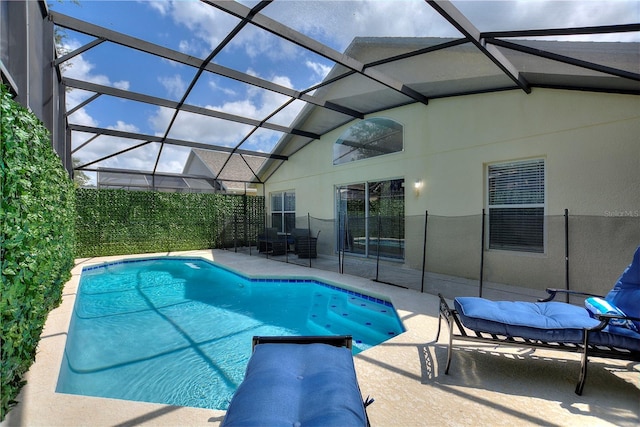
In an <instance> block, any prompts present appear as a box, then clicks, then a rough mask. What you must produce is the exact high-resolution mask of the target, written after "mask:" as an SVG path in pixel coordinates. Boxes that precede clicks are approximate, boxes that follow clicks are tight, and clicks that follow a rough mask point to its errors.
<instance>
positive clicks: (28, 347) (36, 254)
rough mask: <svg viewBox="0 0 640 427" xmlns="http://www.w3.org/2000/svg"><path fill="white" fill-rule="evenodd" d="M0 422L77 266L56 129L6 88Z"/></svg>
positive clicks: (70, 196)
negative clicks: (53, 136)
mask: <svg viewBox="0 0 640 427" xmlns="http://www.w3.org/2000/svg"><path fill="white" fill-rule="evenodd" d="M1 92H2V98H1V106H0V122H1V128H2V134H1V135H2V139H1V141H0V145H1V154H2V156H1V159H0V174H1V177H0V182H1V185H2V209H0V227H1V229H2V234H1V235H0V239H1V240H0V248H1V249H0V251H1V253H0V255H1V259H2V267H1V270H2V295H1V297H0V312H1V314H2V322H1V324H2V336H1V337H0V347H1V348H2V350H1V353H2V366H1V368H0V377H1V383H0V390H1V395H2V405H1V407H0V420H3V419H4V418H5V415H6V414H7V412H8V410H9V408H10V407H11V406H12V405H13V404H14V403H15V401H14V400H15V398H16V396H17V395H18V392H19V391H20V389H21V388H22V386H23V385H24V380H23V376H24V374H25V372H26V371H27V370H28V369H29V367H30V366H31V364H32V363H33V361H34V360H35V355H36V347H37V344H38V341H39V339H40V334H41V332H42V327H43V326H44V322H45V320H46V318H47V314H48V313H49V311H51V310H52V309H53V308H55V307H56V306H58V305H59V304H60V301H61V295H62V288H63V286H64V284H65V282H67V281H68V280H69V278H70V277H71V274H70V271H71V268H72V267H73V262H74V254H73V250H74V231H75V227H74V219H75V215H74V214H75V207H74V198H75V194H74V190H73V182H72V181H71V179H69V176H68V174H67V172H66V171H65V170H64V168H63V167H62V163H61V162H60V159H59V158H58V156H57V155H56V154H55V153H54V152H53V149H52V148H51V142H50V139H49V132H48V131H47V129H46V128H45V127H44V125H43V124H42V123H41V122H40V121H39V120H38V119H37V118H36V117H35V116H34V115H33V114H32V113H30V112H29V111H27V110H26V109H24V108H23V107H21V106H20V105H19V104H17V103H16V102H15V101H13V100H12V99H11V96H10V94H9V93H8V91H7V90H6V88H5V87H4V86H2V91H1Z"/></svg>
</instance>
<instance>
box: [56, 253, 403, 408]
mask: <svg viewBox="0 0 640 427" xmlns="http://www.w3.org/2000/svg"><path fill="white" fill-rule="evenodd" d="M403 331H404V329H403V327H402V323H401V322H400V320H399V319H398V316H397V314H396V312H395V310H394V308H393V306H392V304H391V303H390V302H388V301H385V300H384V299H381V298H378V297H375V296H369V295H365V294H362V293H360V292H357V291H354V290H350V289H346V288H342V287H338V286H334V285H331V284H327V283H323V282H319V281H316V280H309V279H272V278H268V279H267V278H265V279H257V278H247V277H244V276H241V275H239V274H238V273H236V272H233V271H230V270H227V269H224V268H222V267H219V266H217V265H215V264H213V263H211V262H209V261H206V260H204V259H201V258H176V257H168V258H167V257H164V258H154V259H137V260H127V261H121V262H118V263H109V264H101V265H97V266H94V267H88V268H87V267H85V268H84V269H83V271H82V276H81V279H80V285H79V287H78V294H77V297H76V302H75V306H74V313H73V316H72V319H71V323H70V326H69V333H68V337H67V343H66V347H65V353H64V358H63V361H62V366H61V369H60V375H59V378H58V384H57V388H56V391H57V392H60V393H70V394H82V395H88V396H99V397H110V398H117V399H127V400H137V401H146V402H156V403H165V404H170V405H178V406H192V407H202V408H211V409H226V407H227V405H228V402H229V401H230V399H231V397H232V396H233V393H234V392H235V390H236V388H237V386H238V385H239V384H240V382H241V381H242V378H243V376H244V370H245V368H246V364H247V362H248V360H249V357H250V354H251V337H253V336H254V335H328V334H334V335H341V334H348V335H352V336H353V342H354V353H358V352H361V351H363V350H366V349H367V348H370V347H372V346H374V345H376V344H379V343H381V342H383V341H385V340H387V339H389V338H391V337H393V336H396V335H398V334H400V333H402V332H403Z"/></svg>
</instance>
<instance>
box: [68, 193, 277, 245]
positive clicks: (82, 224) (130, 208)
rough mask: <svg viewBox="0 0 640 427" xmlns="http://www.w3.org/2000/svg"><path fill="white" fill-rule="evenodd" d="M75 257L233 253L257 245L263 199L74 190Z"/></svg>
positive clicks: (240, 196) (216, 195)
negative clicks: (196, 251) (239, 247)
mask: <svg viewBox="0 0 640 427" xmlns="http://www.w3.org/2000/svg"><path fill="white" fill-rule="evenodd" d="M76 209H77V218H76V257H92V256H105V255H122V254H135V253H150V252H169V251H181V250H192V249H208V248H223V247H233V245H234V242H235V241H243V242H244V241H249V240H252V239H255V236H256V235H257V233H258V230H259V229H262V228H263V222H264V198H263V197H251V196H244V195H225V194H206V193H163V192H148V191H128V190H93V189H77V190H76Z"/></svg>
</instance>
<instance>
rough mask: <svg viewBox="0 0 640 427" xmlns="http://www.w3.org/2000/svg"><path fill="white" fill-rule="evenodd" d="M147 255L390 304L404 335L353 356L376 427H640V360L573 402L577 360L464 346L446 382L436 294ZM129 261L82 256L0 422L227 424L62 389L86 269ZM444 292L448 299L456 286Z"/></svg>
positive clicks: (244, 260)
mask: <svg viewBox="0 0 640 427" xmlns="http://www.w3.org/2000/svg"><path fill="white" fill-rule="evenodd" d="M152 255H158V256H164V255H188V256H201V257H203V258H206V259H210V260H214V261H216V262H218V263H220V264H222V265H225V266H227V267H229V268H232V269H235V270H237V271H240V272H242V273H244V274H247V275H254V276H258V275H274V276H287V275H292V276H305V277H314V278H318V279H321V280H325V281H330V282H335V283H342V284H344V285H347V286H351V287H355V288H358V289H362V290H364V291H366V292H369V293H375V294H381V295H385V296H387V297H388V298H389V299H391V301H392V302H393V304H394V306H395V308H396V310H397V312H398V314H399V316H400V318H401V319H402V321H403V323H404V326H405V328H406V329H407V330H406V332H404V333H403V334H400V335H399V336H397V337H394V338H392V339H390V340H388V341H386V342H385V343H383V344H381V345H378V346H376V347H374V348H372V349H369V350H366V351H364V352H362V353H360V354H358V355H357V356H355V358H354V360H355V366H356V373H357V376H358V382H359V385H360V389H361V391H362V395H363V397H367V396H370V397H372V398H374V399H375V402H374V403H373V404H372V405H371V406H369V407H368V409H367V412H368V415H369V418H370V421H371V425H372V426H430V425H438V426H466V425H474V426H476V425H492V426H501V425H509V426H511V425H516V424H517V425H519V426H526V425H532V426H533V425H549V426H572V425H597V426H608V425H611V426H637V425H639V424H640V414H639V413H640V364H637V363H636V364H634V363H630V362H625V361H614V360H609V359H597V358H594V359H591V360H590V362H589V363H590V364H589V374H588V377H587V381H586V386H585V390H584V393H583V395H582V396H578V395H576V394H575V393H574V391H573V390H574V387H575V383H576V381H577V377H578V371H579V368H580V360H579V355H577V354H570V353H565V352H554V351H541V350H536V351H533V350H531V349H522V348H501V347H496V346H492V345H486V344H474V345H468V346H467V345H461V344H458V345H456V346H455V347H454V354H453V359H452V364H451V369H450V371H449V375H445V374H444V365H445V363H446V357H447V347H446V342H447V337H448V331H447V330H446V326H443V328H444V329H443V332H442V333H441V335H440V339H439V341H437V342H436V341H434V339H435V337H436V332H437V328H438V299H437V297H436V296H434V295H432V294H429V293H420V292H418V291H415V290H408V289H402V288H398V287H394V286H389V285H385V284H382V283H377V282H374V281H372V280H368V279H365V278H361V277H355V276H349V275H341V274H338V273H337V272H331V271H324V270H318V269H309V268H305V267H301V266H297V265H293V264H286V263H281V262H276V261H271V260H267V259H264V258H261V257H256V256H247V255H244V254H237V253H233V252H229V251H222V250H205V251H188V252H179V253H171V254H166V253H164V254H145V255H137V256H135V255H134V256H130V257H145V256H152ZM122 258H126V257H122V256H119V257H101V258H91V259H79V260H77V262H76V266H75V268H74V269H73V271H72V274H73V276H72V279H71V280H70V281H69V282H68V283H67V284H66V286H65V289H64V292H63V302H62V304H61V305H60V307H58V308H57V309H55V310H54V311H52V312H51V313H50V314H49V317H48V319H47V323H46V325H45V328H44V331H43V333H42V339H41V341H40V345H39V348H38V353H37V357H36V361H35V363H34V364H33V366H32V367H31V369H30V371H29V372H28V374H27V377H26V380H27V385H26V386H25V387H24V388H23V389H22V392H21V393H20V395H19V396H18V399H17V400H18V402H19V403H18V405H17V406H15V407H14V408H13V409H12V410H11V411H10V412H9V414H8V415H7V417H6V419H5V420H4V421H3V422H2V423H0V426H85V425H86V426H89V425H91V426H134V425H148V426H210V427H215V426H218V425H219V424H220V422H221V421H222V419H223V418H224V411H219V410H209V409H199V408H188V407H175V406H167V405H161V404H151V403H143V402H132V401H124V400H117V399H105V398H96V397H86V396H79V395H69V394H61V393H56V392H55V389H56V383H57V379H58V371H59V367H60V363H61V361H62V355H63V352H64V346H65V341H66V334H67V330H68V326H69V321H70V319H71V313H72V309H73V305H74V302H75V294H76V289H77V286H78V282H79V278H80V273H81V271H82V267H84V266H87V265H91V264H96V263H100V262H104V261H111V260H115V259H122ZM443 286H447V287H448V289H449V292H451V287H452V286H455V283H453V282H447V283H444V284H443ZM521 293H522V290H521V289H518V290H515V291H514V292H513V294H511V296H512V297H513V299H521V297H522V295H521ZM483 296H485V297H487V298H492V297H493V299H495V298H498V297H499V298H500V299H508V298H509V292H508V289H507V290H505V289H500V290H495V292H493V294H492V291H491V289H488V290H487V291H486V292H485V293H484V294H483ZM339 380H340V379H339V378H337V379H336V381H339Z"/></svg>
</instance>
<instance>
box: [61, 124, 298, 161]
mask: <svg viewBox="0 0 640 427" xmlns="http://www.w3.org/2000/svg"><path fill="white" fill-rule="evenodd" d="M68 128H69V130H72V131H77V132H85V133H92V134H95V135H106V136H114V137H117V138H127V139H135V140H139V141H147V143H149V142H158V143H162V142H164V143H166V144H169V145H177V146H181V147H189V148H200V149H202V150H209V151H221V152H224V153H231V152H233V151H234V149H233V148H232V147H223V146H220V145H211V144H204V143H201V142H192V141H185V140H182V139H174V138H166V139H165V138H162V137H161V136H155V135H146V134H141V133H134V132H125V131H121V130H116V129H105V128H97V127H91V126H83V125H76V124H69V125H68ZM235 153H237V154H245V155H247V156H255V157H266V158H268V159H276V160H288V159H289V157H288V156H283V155H280V154H270V153H262V152H259V151H249V150H235Z"/></svg>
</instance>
